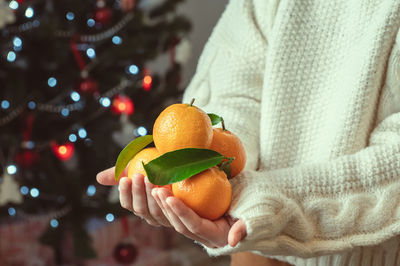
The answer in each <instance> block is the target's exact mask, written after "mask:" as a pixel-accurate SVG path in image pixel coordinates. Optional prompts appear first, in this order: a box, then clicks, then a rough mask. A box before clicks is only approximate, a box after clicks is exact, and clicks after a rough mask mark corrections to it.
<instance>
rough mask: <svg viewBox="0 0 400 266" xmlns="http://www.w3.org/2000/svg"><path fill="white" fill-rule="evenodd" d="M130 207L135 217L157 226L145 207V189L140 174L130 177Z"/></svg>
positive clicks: (142, 177)
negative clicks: (131, 206)
mask: <svg viewBox="0 0 400 266" xmlns="http://www.w3.org/2000/svg"><path fill="white" fill-rule="evenodd" d="M132 205H133V212H134V213H135V214H136V215H138V216H140V217H142V218H144V219H145V220H146V221H147V222H148V223H149V224H151V225H158V224H157V223H156V221H155V220H154V219H153V217H151V215H150V212H149V208H148V206H147V195H146V187H145V184H144V176H143V175H142V174H134V175H133V176H132Z"/></svg>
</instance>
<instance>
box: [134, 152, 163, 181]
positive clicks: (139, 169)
mask: <svg viewBox="0 0 400 266" xmlns="http://www.w3.org/2000/svg"><path fill="white" fill-rule="evenodd" d="M160 155H161V154H160V153H159V152H158V151H157V149H156V148H146V149H143V150H141V151H140V152H138V153H137V154H136V155H135V157H133V159H132V160H131V161H130V162H129V166H128V177H129V178H131V179H132V176H133V174H135V173H139V174H142V175H144V176H146V175H147V174H146V171H145V170H144V168H143V165H142V162H143V163H144V164H146V163H148V162H150V161H151V160H153V159H155V158H157V157H158V156H160Z"/></svg>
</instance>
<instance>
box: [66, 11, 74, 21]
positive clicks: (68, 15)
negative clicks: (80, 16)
mask: <svg viewBox="0 0 400 266" xmlns="http://www.w3.org/2000/svg"><path fill="white" fill-rule="evenodd" d="M65 17H66V18H67V19H68V20H69V21H71V20H74V18H75V14H74V13H72V12H68V13H67V14H66V15H65Z"/></svg>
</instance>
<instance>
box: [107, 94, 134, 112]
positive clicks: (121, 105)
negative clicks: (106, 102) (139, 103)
mask: <svg viewBox="0 0 400 266" xmlns="http://www.w3.org/2000/svg"><path fill="white" fill-rule="evenodd" d="M112 111H113V113H115V114H127V115H131V114H133V112H134V111H135V106H134V105H133V102H132V100H131V99H130V98H129V97H128V96H124V95H117V96H115V98H114V100H113V103H112Z"/></svg>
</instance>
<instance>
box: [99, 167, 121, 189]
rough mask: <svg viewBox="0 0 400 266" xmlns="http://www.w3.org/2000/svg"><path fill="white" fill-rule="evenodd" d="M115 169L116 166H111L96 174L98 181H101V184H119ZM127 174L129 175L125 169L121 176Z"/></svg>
mask: <svg viewBox="0 0 400 266" xmlns="http://www.w3.org/2000/svg"><path fill="white" fill-rule="evenodd" d="M114 171H115V167H111V168H108V169H106V170H104V171H101V172H100V173H98V174H97V176H96V180H97V182H99V183H100V184H102V185H105V186H114V185H117V184H118V181H116V180H115V175H114ZM126 175H127V171H126V169H124V171H123V172H122V175H121V176H126Z"/></svg>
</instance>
